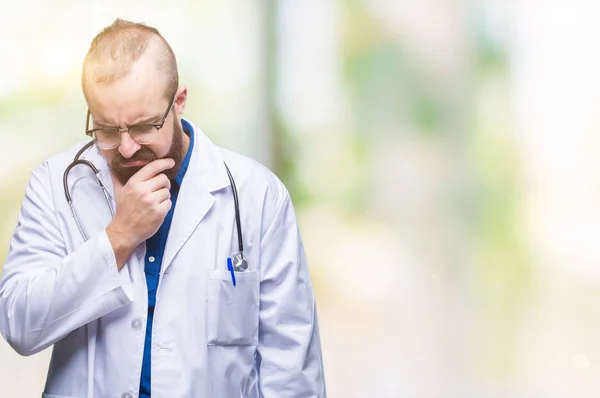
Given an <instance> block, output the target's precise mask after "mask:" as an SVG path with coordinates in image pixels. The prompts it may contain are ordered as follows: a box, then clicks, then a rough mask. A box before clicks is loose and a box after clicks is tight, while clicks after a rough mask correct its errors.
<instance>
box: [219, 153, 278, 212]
mask: <svg viewBox="0 0 600 398" xmlns="http://www.w3.org/2000/svg"><path fill="white" fill-rule="evenodd" d="M218 148H219V151H220V153H221V156H222V158H223V160H224V161H225V164H226V165H227V167H228V168H229V170H230V171H231V174H232V176H233V178H234V180H235V184H236V188H237V189H238V190H239V191H244V192H245V193H246V194H248V193H253V194H256V195H259V196H261V197H263V198H265V199H266V198H267V197H268V196H272V197H274V198H276V200H277V199H279V200H281V199H283V197H285V196H287V195H288V191H287V188H286V187H285V185H284V183H283V182H282V181H281V180H280V179H279V177H278V176H277V175H276V174H275V173H274V172H273V171H271V169H269V168H268V167H267V166H265V165H264V164H262V163H261V162H259V161H258V160H256V159H254V158H252V157H250V156H247V155H243V154H241V153H238V152H235V151H232V150H229V149H226V148H222V147H218Z"/></svg>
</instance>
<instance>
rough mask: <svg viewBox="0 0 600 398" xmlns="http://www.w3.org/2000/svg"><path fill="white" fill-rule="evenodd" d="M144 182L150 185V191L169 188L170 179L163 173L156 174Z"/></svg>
mask: <svg viewBox="0 0 600 398" xmlns="http://www.w3.org/2000/svg"><path fill="white" fill-rule="evenodd" d="M146 184H148V185H149V186H150V192H154V191H158V190H159V189H161V188H167V190H168V189H171V181H169V177H167V176H166V175H164V174H158V175H155V176H154V177H152V178H151V179H149V180H148V181H146Z"/></svg>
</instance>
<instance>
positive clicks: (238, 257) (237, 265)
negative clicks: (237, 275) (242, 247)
mask: <svg viewBox="0 0 600 398" xmlns="http://www.w3.org/2000/svg"><path fill="white" fill-rule="evenodd" d="M231 262H232V263H233V269H234V270H235V271H237V272H244V271H247V270H248V260H246V257H244V254H243V253H241V252H238V253H235V254H234V255H232V256H231Z"/></svg>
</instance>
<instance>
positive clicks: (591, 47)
mask: <svg viewBox="0 0 600 398" xmlns="http://www.w3.org/2000/svg"><path fill="white" fill-rule="evenodd" d="M599 12H600V5H597V3H594V2H590V1H583V0H571V1H568V2H567V1H560V0H556V1H542V0H522V1H518V2H517V1H514V0H513V1H505V0H504V1H503V0H471V1H469V0H420V1H416V2H414V1H407V0H318V1H317V0H305V1H275V0H263V1H240V0H237V1H235V0H221V1H216V0H205V1H195V2H193V1H184V0H173V1H170V2H164V1H155V0H151V1H149V0H147V1H141V0H132V1H117V0H106V1H96V0H94V1H87V2H81V1H73V0H62V1H58V0H57V1H53V2H43V1H41V0H37V1H31V0H24V1H20V2H10V11H8V9H5V12H3V13H1V15H0V54H2V62H0V72H1V76H2V79H0V148H2V149H3V151H4V152H3V156H2V157H1V158H0V166H1V167H0V188H1V192H2V196H1V198H0V201H1V206H0V222H1V224H0V226H1V229H0V258H1V259H2V262H4V259H5V258H6V253H7V250H8V245H9V239H10V236H11V234H12V231H13V229H14V227H15V224H16V217H17V213H18V211H19V207H20V204H21V200H22V198H23V194H24V189H25V185H26V183H27V180H28V178H29V173H30V172H31V170H32V169H33V168H34V167H35V166H36V165H37V164H39V163H40V162H41V161H42V160H43V159H45V158H46V157H48V156H50V155H52V154H54V153H56V152H58V151H60V150H62V149H65V148H67V147H69V146H71V145H72V144H74V143H76V142H78V141H81V140H84V139H85V136H84V133H83V131H84V121H85V112H86V105H85V102H84V99H83V95H82V93H81V89H80V73H81V65H82V61H83V57H84V55H85V53H86V51H87V48H88V46H89V43H90V42H91V39H92V37H93V36H94V35H95V34H96V33H98V32H99V31H100V30H101V29H102V28H103V27H104V26H105V25H108V24H110V23H111V22H112V21H113V20H114V19H115V18H116V17H122V18H126V19H131V20H134V21H138V22H146V23H148V24H150V25H153V26H155V27H157V28H158V29H159V30H160V31H161V33H162V34H163V35H164V36H165V37H166V39H167V40H168V41H169V42H170V44H171V45H172V47H173V49H174V51H175V53H176V55H177V57H178V64H179V68H180V80H181V81H182V82H183V83H184V84H186V85H187V87H188V89H189V95H188V105H187V107H186V112H185V116H186V117H188V118H190V119H191V120H193V121H194V122H195V123H197V124H198V125H200V126H201V127H202V128H203V130H204V131H205V132H206V133H207V134H208V135H209V136H210V137H211V139H213V141H214V142H216V143H218V144H220V145H222V146H225V147H228V148H231V149H234V150H237V151H239V152H241V153H244V154H246V155H249V156H252V157H254V158H256V159H257V160H259V161H260V162H262V163H264V164H265V165H267V166H268V167H269V168H270V169H271V170H273V171H274V172H275V173H276V174H277V175H278V176H279V177H280V178H281V179H282V180H283V181H284V182H285V184H286V185H287V186H288V188H289V190H290V192H291V194H292V198H293V200H294V203H295V206H296V209H297V213H298V216H299V220H300V224H301V225H300V227H301V231H302V234H303V239H304V241H305V247H306V251H307V255H308V258H309V262H310V267H311V273H312V276H313V282H314V285H315V290H316V293H317V300H318V308H319V316H320V322H321V328H322V340H323V350H324V361H325V370H326V376H327V381H328V390H329V396H330V397H347V398H363V397H367V396H373V397H378V398H400V397H402V398H412V397H415V398H429V397H432V398H433V397H436V398H437V397H456V398H465V397H473V398H487V397H490V398H492V397H548V398H550V397H551V398H555V397H578V398H581V397H597V396H599V395H600V377H599V376H600V338H599V336H600V310H599V308H600V272H599V271H600V250H599V247H600V245H599V244H598V242H597V241H598V237H599V236H600V234H599V233H598V232H599V231H600V178H599V177H600V172H599V171H600V167H599V166H600V160H598V159H600V156H599V155H600V145H599V144H600V138H599V136H598V127H599V126H600V117H599V116H598V115H600V113H599V112H598V104H599V103H600V101H599V100H600V90H599V89H600V76H599V75H598V70H600V68H599V67H600V55H599V54H600V52H599V51H598V49H597V45H596V42H597V40H596V38H597V37H598V35H599V34H600V25H599V24H597V21H596V19H597V16H598V15H599ZM0 266H1V264H0ZM48 358H49V350H46V351H45V352H43V353H41V354H39V355H37V356H34V357H31V358H21V357H19V356H17V355H16V354H15V353H13V352H12V351H10V349H9V348H8V347H7V345H6V344H5V342H4V341H1V342H0V396H1V397H33V396H39V395H40V394H41V391H42V389H43V382H44V379H45V371H46V367H47V362H48Z"/></svg>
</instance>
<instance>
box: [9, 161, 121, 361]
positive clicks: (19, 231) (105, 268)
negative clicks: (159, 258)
mask: <svg viewBox="0 0 600 398" xmlns="http://www.w3.org/2000/svg"><path fill="white" fill-rule="evenodd" d="M53 203H54V202H53V196H52V187H51V178H50V169H49V166H48V164H47V163H44V164H42V165H41V166H39V167H38V168H36V169H35V170H34V171H33V172H32V174H31V176H30V179H29V183H28V185H27V188H26V190H25V198H24V200H23V203H22V206H21V210H20V212H19V215H18V220H17V226H16V228H15V231H14V233H13V236H12V239H11V242H10V248H9V253H8V257H7V260H6V263H5V264H4V268H3V272H2V278H1V280H0V333H1V334H2V336H3V337H4V339H5V340H6V341H7V342H8V343H9V344H10V345H11V346H12V347H13V349H14V350H15V351H16V352H17V353H19V354H21V355H32V354H35V353H37V352H39V351H41V350H43V349H45V348H47V347H48V346H50V345H52V344H54V343H55V342H57V341H59V340H60V339H62V338H63V337H64V336H66V335H67V334H68V333H70V332H71V331H73V330H75V329H77V328H79V327H81V326H83V325H86V324H87V323H89V322H91V321H93V320H95V319H97V318H99V317H101V316H103V315H105V314H107V313H108V312H111V311H113V310H115V309H117V308H119V307H121V306H123V305H125V304H127V303H130V302H131V301H132V299H133V296H132V288H131V283H130V280H129V273H128V270H127V267H126V266H125V267H123V268H122V269H121V271H120V272H119V271H118V270H117V266H116V260H115V256H114V252H113V250H112V247H111V244H110V241H109V240H108V236H107V235H106V231H102V232H101V233H99V234H98V235H97V236H94V237H92V238H91V239H90V240H88V241H87V242H85V243H83V244H82V245H81V246H80V247H79V248H78V249H77V250H76V251H74V252H71V253H67V249H66V245H65V241H64V238H63V236H62V234H61V231H60V229H59V227H58V222H57V216H56V213H55V208H54V205H53Z"/></svg>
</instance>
